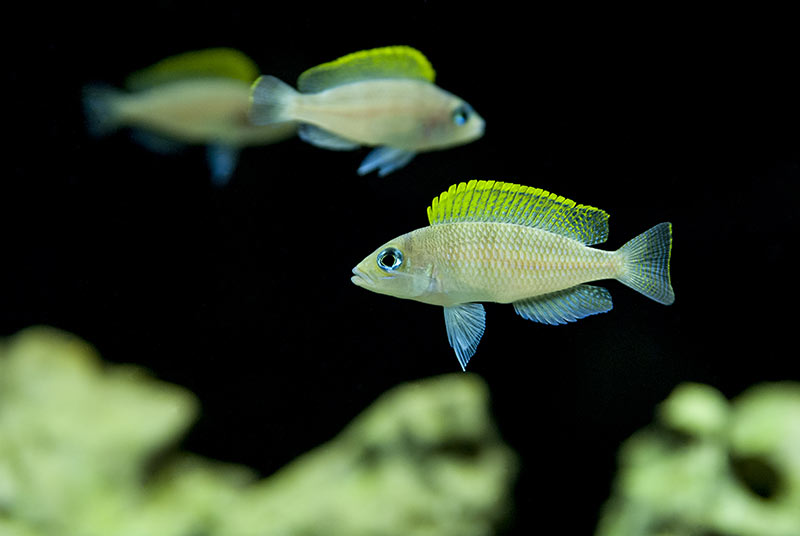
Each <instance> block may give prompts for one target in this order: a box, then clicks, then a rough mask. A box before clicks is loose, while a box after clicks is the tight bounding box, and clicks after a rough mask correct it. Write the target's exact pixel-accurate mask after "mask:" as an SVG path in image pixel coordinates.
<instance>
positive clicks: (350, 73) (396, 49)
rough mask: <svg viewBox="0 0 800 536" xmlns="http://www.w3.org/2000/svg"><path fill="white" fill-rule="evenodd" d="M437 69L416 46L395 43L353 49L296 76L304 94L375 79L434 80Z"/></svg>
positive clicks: (298, 86) (298, 87) (299, 87)
mask: <svg viewBox="0 0 800 536" xmlns="http://www.w3.org/2000/svg"><path fill="white" fill-rule="evenodd" d="M435 77H436V72H435V71H434V70H433V67H432V66H431V64H430V62H429V61H428V58H426V57H425V56H424V55H423V54H422V52H420V51H419V50H417V49H415V48H411V47H407V46H393V47H382V48H373V49H370V50H362V51H360V52H353V53H352V54H348V55H346V56H342V57H341V58H339V59H336V60H333V61H329V62H327V63H323V64H321V65H317V66H316V67H312V68H310V69H308V70H307V71H305V72H304V73H302V74H301V75H300V76H299V77H298V78H297V89H298V90H299V91H300V92H302V93H317V92H319V91H323V90H326V89H330V88H332V87H336V86H341V85H342V84H349V83H351V82H359V81H362V80H370V79H376V78H412V79H416V80H425V81H427V82H433V80H434V78H435Z"/></svg>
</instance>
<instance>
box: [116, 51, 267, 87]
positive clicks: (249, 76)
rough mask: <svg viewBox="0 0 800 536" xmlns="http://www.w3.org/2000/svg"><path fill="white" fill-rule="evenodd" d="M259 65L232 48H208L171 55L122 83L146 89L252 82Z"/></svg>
mask: <svg viewBox="0 0 800 536" xmlns="http://www.w3.org/2000/svg"><path fill="white" fill-rule="evenodd" d="M258 73H259V71H258V66H257V65H256V64H255V63H254V62H253V60H251V59H250V58H248V57H247V56H246V55H245V54H244V53H242V52H240V51H238V50H235V49H232V48H208V49H205V50H197V51H193V52H185V53H183V54H178V55H177V56H170V57H169V58H165V59H163V60H161V61H159V62H158V63H155V64H153V65H151V66H150V67H147V68H145V69H142V70H141V71H137V72H135V73H133V74H132V75H130V76H129V77H128V78H127V79H126V80H125V86H126V87H127V88H128V89H131V90H134V91H136V90H140V89H146V88H149V87H154V86H158V85H161V84H164V83H167V82H174V81H175V80H182V79H187V78H203V77H214V78H233V79H236V80H242V81H243V82H247V83H248V84H249V83H251V82H252V81H253V80H255V79H256V77H257V76H258Z"/></svg>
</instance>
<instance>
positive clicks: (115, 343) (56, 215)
mask: <svg viewBox="0 0 800 536" xmlns="http://www.w3.org/2000/svg"><path fill="white" fill-rule="evenodd" d="M512 5H514V4H506V5H503V4H497V3H494V4H488V3H487V4H482V7H480V8H479V9H477V8H467V7H466V5H443V4H440V3H437V2H427V3H420V2H407V3H403V2H398V3H373V4H366V5H362V4H342V5H339V4H337V5H336V6H333V5H329V6H328V7H326V8H325V9H320V8H319V6H315V5H313V4H304V5H299V4H298V5H297V6H296V8H291V7H285V8H282V9H280V10H277V11H276V10H274V7H273V6H272V3H266V2H264V3H258V4H256V3H252V5H249V6H248V5H244V6H243V5H242V4H237V3H233V4H224V3H221V2H220V3H192V4H176V3H172V2H160V3H154V4H151V5H147V4H135V5H134V4H126V5H123V4H114V7H113V9H111V4H109V5H107V6H106V8H107V9H108V10H107V11H96V10H90V9H89V8H79V9H76V8H75V7H74V6H72V7H70V8H57V9H56V10H55V11H52V10H50V9H44V8H43V7H42V8H41V12H40V11H39V8H37V7H35V6H16V7H14V8H11V11H10V12H8V13H7V14H6V17H5V18H6V21H5V22H6V25H7V26H8V30H12V29H17V28H19V29H20V31H19V33H18V34H16V36H17V37H14V38H12V37H11V35H12V34H11V33H8V35H7V37H6V39H8V43H7V46H6V51H7V54H6V58H5V59H6V65H5V69H4V72H3V73H2V74H3V80H4V82H5V83H4V84H3V86H4V95H5V97H6V99H5V105H6V106H5V109H6V114H5V117H6V121H5V122H4V124H5V125H6V127H7V128H6V135H10V136H11V138H12V140H11V142H10V143H9V142H8V141H6V143H5V151H4V152H5V155H6V157H5V159H4V161H5V168H4V172H3V180H2V190H0V195H1V197H0V199H2V203H3V207H4V208H3V211H2V220H0V221H2V230H3V238H4V247H3V259H2V266H3V267H2V279H1V280H0V281H2V291H0V300H2V307H0V314H1V315H2V317H1V319H0V330H2V334H3V335H7V334H12V333H14V332H16V331H17V330H19V329H21V328H23V327H26V326H29V325H32V324H49V325H54V326H57V327H59V328H63V329H66V330H69V331H71V332H74V333H76V334H78V335H80V336H81V337H84V338H85V339H87V340H88V341H90V342H92V343H93V344H95V345H96V346H97V348H98V349H99V350H100V352H101V353H102V354H103V356H104V357H105V358H106V359H108V360H110V361H113V362H126V363H127V362H130V363H136V364H139V365H142V366H144V367H147V368H148V369H149V370H151V371H152V372H153V373H154V374H155V375H156V376H158V377H159V378H162V379H164V380H168V381H171V382H175V383H178V384H181V385H184V386H186V387H188V388H189V389H191V390H192V391H193V392H195V393H196V394H197V395H198V396H199V398H200V399H201V401H202V405H203V414H202V418H201V419H200V421H199V422H198V423H197V425H196V426H195V427H194V428H193V429H192V431H191V433H190V434H189V436H188V437H187V439H186V440H185V442H184V443H183V444H182V447H183V448H186V449H190V450H193V451H195V452H198V453H200V454H203V455H206V456H209V457H213V458H219V459H223V460H228V461H233V462H239V463H244V464H247V465H249V466H252V467H254V468H256V469H257V470H258V471H260V472H261V473H262V474H263V475H269V474H270V473H272V472H273V471H275V470H277V469H278V468H280V467H281V466H282V465H284V464H285V463H287V462H288V461H290V460H292V459H293V458H294V457H296V456H297V455H299V454H300V453H302V452H304V451H307V450H309V449H311V448H313V447H314V446H316V445H318V444H320V443H322V442H324V441H326V440H328V439H330V438H331V437H332V436H333V435H334V434H335V433H336V432H337V431H339V430H340V429H341V428H342V427H343V426H344V425H345V424H346V423H347V422H349V421H350V420H351V419H352V417H353V416H355V415H356V414H357V413H358V412H360V411H361V410H362V409H363V408H365V407H366V406H367V405H368V404H369V403H371V402H372V401H373V400H374V399H375V398H376V397H377V396H378V395H379V394H380V393H382V392H384V391H385V390H387V389H388V388H390V387H392V386H395V385H397V384H398V383H401V382H403V381H407V380H414V379H419V378H425V377H429V376H432V375H437V374H442V373H448V372H455V371H458V370H459V367H458V363H457V361H456V358H455V356H454V354H453V352H452V350H451V349H450V348H449V347H448V345H447V338H446V335H445V328H444V322H443V317H442V312H441V309H440V308H437V307H432V306H426V305H423V304H419V303H416V302H412V301H403V300H397V299H392V298H389V297H384V296H379V295H376V294H372V293H369V292H366V291H364V290H362V289H359V288H357V287H355V286H353V285H352V284H351V283H350V281H349V278H350V269H351V268H352V267H353V266H354V265H355V264H356V263H358V262H359V261H360V260H361V259H362V258H363V257H364V256H365V255H366V254H368V253H369V252H371V251H372V250H373V249H374V248H375V247H377V246H378V245H380V244H381V243H383V242H385V241H386V240H388V239H390V238H392V237H394V236H397V235H399V234H402V233H404V232H406V231H410V230H412V229H414V228H417V227H421V226H424V225H426V223H427V219H426V215H425V207H426V206H427V205H428V204H429V202H430V201H431V199H432V198H433V197H434V196H435V195H437V194H438V193H439V192H441V191H442V190H444V189H446V188H447V187H448V186H449V185H450V184H453V183H455V182H458V181H462V180H468V179H472V178H479V179H480V178H486V179H499V180H512V181H517V182H520V183H522V184H526V185H531V186H538V187H543V188H546V189H548V190H550V191H554V192H556V193H558V194H561V195H564V196H567V197H569V198H572V199H574V200H576V201H577V202H579V203H586V204H591V205H594V206H597V207H600V208H603V209H605V210H606V211H608V212H609V213H610V214H611V220H610V226H611V235H610V238H609V241H608V243H607V247H608V248H609V249H612V248H617V247H619V246H620V245H622V243H624V242H625V241H626V240H628V239H629V238H631V237H633V236H634V235H636V234H638V233H639V232H641V231H644V230H645V229H647V228H649V227H650V226H652V225H654V224H656V223H659V222H661V221H671V222H672V223H673V225H674V246H673V258H672V278H673V287H674V289H675V295H676V302H675V304H674V305H673V306H671V307H664V306H661V305H659V304H656V303H654V302H651V301H649V300H647V299H646V298H644V297H642V296H640V295H638V294H636V293H635V292H633V291H632V290H629V289H628V288H627V287H624V286H622V285H621V284H619V283H616V282H607V284H606V286H607V287H608V288H609V289H610V290H611V293H612V295H613V298H614V305H615V307H614V310H613V311H612V312H611V313H609V314H605V315H599V316H595V317H591V318H589V319H585V320H582V321H580V322H578V323H576V324H573V325H569V326H562V327H549V326H542V325H538V324H535V323H532V322H527V321H525V320H523V319H521V318H519V317H517V316H516V315H515V314H514V312H513V309H512V307H510V306H507V305H506V306H503V305H493V304H490V305H488V306H487V330H486V334H485V335H484V337H483V341H482V342H481V345H480V347H479V350H478V353H477V355H476V356H475V357H474V358H473V360H472V362H471V363H470V367H469V370H470V373H472V374H479V375H481V376H482V377H483V378H485V380H486V381H487V382H488V384H489V386H490V388H491V392H492V400H493V410H494V414H495V416H496V419H497V422H498V425H499V428H500V431H501V433H502V435H503V437H504V438H505V440H506V441H508V442H509V443H510V444H511V445H512V446H513V447H514V448H515V449H516V450H517V451H518V452H519V454H520V456H521V460H522V471H521V473H520V478H519V482H518V486H517V493H516V499H517V506H516V513H515V518H514V521H513V522H512V525H511V526H510V527H509V528H508V533H509V534H510V533H522V532H524V531H528V530H531V529H534V528H536V527H541V526H542V524H550V523H553V522H557V523H558V526H559V527H560V532H559V533H561V534H586V533H589V532H591V530H592V529H593V527H594V525H595V523H596V516H597V511H598V508H599V507H600V506H601V504H602V503H603V502H604V501H605V499H606V498H607V496H608V494H609V491H610V483H611V480H612V477H613V474H614V471H615V453H616V450H617V448H618V446H619V444H620V442H621V441H623V440H624V439H625V438H626V437H628V436H629V435H630V434H631V433H632V432H634V431H635V430H637V429H639V428H640V427H642V426H643V425H645V424H646V423H648V422H650V421H651V419H652V415H653V411H654V407H655V405H656V404H657V403H658V402H659V401H661V400H663V399H664V398H665V397H666V396H667V394H668V393H669V392H670V391H671V390H672V389H673V388H674V387H675V386H676V385H677V384H678V383H680V382H683V381H700V382H706V383H709V384H711V385H713V386H715V387H717V388H719V389H721V390H722V391H723V392H724V393H725V394H726V395H727V396H734V395H736V394H738V393H739V392H741V391H742V390H744V389H745V388H747V387H748V386H750V385H752V384H755V383H758V382H761V381H767V380H781V379H788V378H794V379H797V378H798V377H800V365H799V364H798V357H797V351H796V348H797V346H796V343H795V342H796V338H795V333H794V329H795V323H796V322H795V320H796V318H797V303H798V298H799V297H800V296H798V291H797V284H796V283H795V282H794V275H795V270H796V264H795V263H793V262H790V255H791V251H793V250H795V249H796V246H795V244H794V243H795V241H796V237H797V233H798V219H797V212H798V211H797V203H798V180H800V144H799V142H800V135H799V134H798V133H799V132H800V129H799V128H798V119H800V113H799V110H798V96H799V95H800V92H799V91H798V84H797V82H796V81H795V80H794V77H795V75H796V74H797V66H798V63H797V48H798V40H797V37H796V32H795V31H794V30H793V29H792V28H791V27H790V26H789V18H788V17H786V16H781V14H775V16H774V17H768V18H767V17H762V16H754V15H753V14H752V13H746V12H739V13H732V12H707V13H699V12H685V13H677V12H667V11H664V12H657V11H652V12H644V11H640V12H635V11H627V10H625V11H619V12H613V11H606V10H605V9H600V8H595V9H594V10H593V11H591V12H587V11H582V10H579V9H578V8H577V7H575V8H574V10H575V11H574V12H560V13H555V12H550V11H546V10H542V9H540V8H536V7H533V8H530V7H529V6H526V7H525V8H524V10H520V9H517V8H514V9H512V8H511V7H510V6H512ZM504 6H505V7H504ZM390 44H407V45H412V46H414V47H417V48H419V49H420V50H422V51H423V52H424V53H425V54H426V55H427V56H428V58H429V59H430V60H431V62H432V63H433V65H434V67H435V68H436V69H437V74H438V78H437V83H438V84H439V85H440V86H441V87H443V88H445V89H447V90H449V91H451V92H453V93H455V94H457V95H459V96H461V97H463V98H464V99H466V100H467V101H468V102H470V103H471V104H472V105H473V106H474V107H475V109H476V110H477V111H478V112H479V113H480V114H481V115H482V116H483V117H484V118H485V119H486V121H487V130H486V135H485V136H484V138H483V139H481V140H480V141H478V142H476V143H473V144H471V145H468V146H464V147H461V148H457V149H453V150H449V151H445V152H437V153H431V154H426V155H421V156H419V157H417V158H416V159H415V160H414V161H413V162H412V163H411V164H410V165H409V166H408V167H406V168H405V169H403V170H401V171H399V172H396V173H394V174H392V175H390V176H389V177H387V178H385V179H379V178H377V177H376V176H375V175H372V176H368V177H358V176H357V175H356V173H355V169H356V168H357V166H358V164H359V162H360V161H361V159H362V158H363V157H364V155H365V154H366V151H363V150H362V151H357V152H352V153H337V152H329V151H324V150H321V149H317V148H314V147H311V146H309V145H306V144H304V143H302V142H300V141H299V140H292V141H288V142H285V143H282V144H280V145H275V146H272V147H264V148H256V149H246V150H245V151H244V152H243V154H242V158H241V161H240V164H239V167H238V171H237V173H236V174H235V176H234V178H233V181H232V183H231V184H230V186H229V187H228V188H226V189H223V190H218V189H215V188H213V187H212V186H211V184H210V181H209V180H208V171H207V168H206V165H205V159H204V153H203V151H202V150H201V149H199V148H197V149H190V150H188V151H186V152H185V153H183V154H181V155H176V156H159V155H156V154H153V153H150V152H147V151H146V150H144V149H142V148H141V147H139V146H137V145H135V144H134V143H132V142H131V141H130V139H129V138H128V137H127V135H126V134H124V133H120V134H115V135H113V136H111V137H109V138H106V139H103V140H91V139H89V138H88V137H87V135H86V133H85V129H84V125H83V119H82V114H81V108H80V90H81V86H82V85H84V84H85V83H87V82H91V81H105V82H107V83H110V84H114V85H119V84H121V82H122V80H123V78H124V77H125V76H126V75H127V74H129V73H130V72H132V71H134V70H137V69H140V68H143V67H146V66H147V65H149V64H151V63H153V62H155V61H158V60H160V59H162V58H164V57H167V56H170V55H172V54H176V53H180V52H184V51H188V50H195V49H200V48H206V47H211V46H229V47H233V48H238V49H240V50H242V51H244V52H245V53H246V54H248V55H250V56H251V57H252V58H253V59H254V60H255V61H256V63H258V64H259V65H260V66H261V69H262V70H263V71H264V72H267V73H270V74H274V75H276V76H278V77H280V78H282V79H284V80H287V81H292V80H294V79H295V78H296V76H297V75H298V74H299V73H300V72H302V71H303V70H304V69H306V68H308V67H310V66H313V65H316V64H318V63H321V62H323V61H328V60H331V59H334V58H336V57H338V56H340V55H343V54H346V53H349V52H353V51H356V50H360V49H365V48H371V47H375V46H383V45H390ZM541 492H545V495H544V496H542V495H541Z"/></svg>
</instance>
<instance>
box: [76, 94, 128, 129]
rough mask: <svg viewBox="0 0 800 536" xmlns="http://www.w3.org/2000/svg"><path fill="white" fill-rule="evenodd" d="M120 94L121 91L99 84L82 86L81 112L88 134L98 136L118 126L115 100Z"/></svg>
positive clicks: (116, 100)
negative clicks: (84, 118)
mask: <svg viewBox="0 0 800 536" xmlns="http://www.w3.org/2000/svg"><path fill="white" fill-rule="evenodd" d="M122 95H123V92H122V91H120V90H118V89H114V88H112V87H108V86H104V85H101V84H92V85H88V86H85V87H84V88H83V112H84V116H85V117H86V128H87V129H88V131H89V134H91V135H92V136H97V137H100V136H105V135H108V134H111V133H112V132H114V131H115V130H117V129H118V128H120V126H121V124H120V120H119V113H118V112H117V102H118V101H119V100H120V98H121V97H122Z"/></svg>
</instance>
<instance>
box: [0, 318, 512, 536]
mask: <svg viewBox="0 0 800 536" xmlns="http://www.w3.org/2000/svg"><path fill="white" fill-rule="evenodd" d="M287 381H289V380H288V379H287ZM197 412H198V404H197V401H196V399H195V398H194V397H193V396H192V394H191V393H189V392H187V391H186V390H184V389H181V388H180V387H176V386H174V385H169V384H165V383H163V382H158V381H156V380H154V379H152V378H149V377H148V376H147V375H146V374H144V373H142V372H141V371H140V370H137V369H135V368H131V367H127V366H111V365H107V364H104V363H102V361H101V360H100V358H99V356H98V355H97V354H96V353H95V351H94V350H93V349H92V347H91V346H89V345H87V344H86V343H85V342H83V341H81V340H80V339H78V338H76V337H74V336H72V335H69V334H66V333H64V332H61V331H57V330H54V329H49V328H40V327H37V328H30V329H28V330H25V331H23V332H21V333H19V334H17V335H15V336H13V337H10V338H8V339H6V340H4V341H1V342H0V536H10V535H25V536H39V535H58V536H69V535H82V536H93V535H98V536H100V535H102V536H108V535H110V534H113V535H115V536H127V535H137V536H139V535H141V536H145V535H147V536H151V535H156V534H157V535H159V536H172V535H175V536H178V535H180V536H187V535H192V536H201V535H202V536H212V535H237V536H249V535H253V536H255V535H259V536H270V535H289V534H302V535H316V534H320V535H322V534H325V535H328V536H336V535H358V534H381V535H385V536H391V535H398V536H401V535H402V536H422V535H437V536H447V535H453V536H456V535H458V536H471V535H475V536H478V535H488V534H493V533H494V531H495V527H496V526H497V525H498V523H500V522H501V521H502V520H503V518H504V517H505V515H506V514H507V512H508V510H509V508H510V506H509V501H510V498H511V488H512V485H513V480H514V475H515V474H516V457H515V455H514V454H513V452H512V451H511V450H510V449H509V448H508V447H507V446H505V445H504V444H503V443H502V441H501V440H500V438H499V436H498V434H497V431H496V430H495V427H494V425H493V423H492V420H491V417H490V414H489V409H488V394H487V390H486V387H485V385H484V384H483V383H482V381H481V380H480V379H479V378H478V377H476V376H474V375H469V374H458V375H452V376H443V377H439V378H433V379H429V380H424V381H420V382H416V383H410V384H407V385H402V386H400V387H397V388H395V389H393V390H391V391H390V392H388V393H386V394H385V395H383V396H382V397H381V398H379V399H378V400H377V401H376V402H375V403H374V404H373V405H372V406H371V407H369V408H368V409H367V410H366V411H364V413H362V414H361V415H360V416H358V417H356V419H355V420H354V421H353V422H352V423H351V424H350V425H349V426H348V427H347V428H345V430H343V431H342V432H341V433H340V434H339V436H338V437H336V438H334V439H333V440H332V441H330V442H329V443H327V444H325V445H322V446H321V447H319V448H317V449H315V450H312V451H311V452H309V453H307V454H305V455H302V456H300V457H299V458H298V459H296V460H295V461H293V462H292V463H291V464H289V465H288V466H287V467H285V468H283V469H282V470H280V471H279V472H278V473H276V474H275V475H274V476H272V477H270V478H267V479H264V480H256V478H255V476H254V475H253V473H252V472H251V471H249V470H248V469H246V468H244V467H238V466H232V465H227V464H219V463H214V462H212V461H209V460H206V459H202V458H200V457H197V456H192V455H189V454H168V449H169V447H170V446H171V445H174V444H175V443H176V442H177V441H178V440H179V439H180V437H181V435H182V434H183V433H184V432H185V431H186V429H187V428H188V427H189V425H190V424H191V422H192V421H193V420H194V418H195V417H196V415H197ZM165 451H166V452H165ZM163 458H166V461H164V459H163ZM155 462H158V463H157V465H158V466H159V467H163V468H162V469H159V470H157V471H156V472H155V473H154V472H153V471H152V469H151V468H152V467H153V466H155V465H156V463H155Z"/></svg>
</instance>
